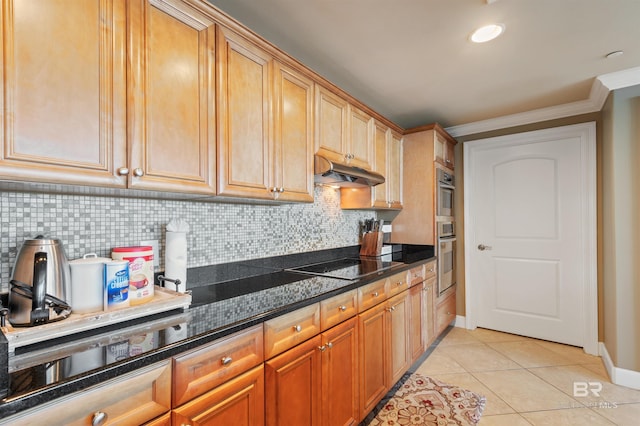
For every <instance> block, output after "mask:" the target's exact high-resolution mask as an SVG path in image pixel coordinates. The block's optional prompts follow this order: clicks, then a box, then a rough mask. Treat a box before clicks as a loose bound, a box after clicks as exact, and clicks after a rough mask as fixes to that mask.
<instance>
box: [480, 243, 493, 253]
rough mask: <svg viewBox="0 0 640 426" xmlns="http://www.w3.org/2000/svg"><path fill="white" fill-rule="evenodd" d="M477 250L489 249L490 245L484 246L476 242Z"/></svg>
mask: <svg viewBox="0 0 640 426" xmlns="http://www.w3.org/2000/svg"><path fill="white" fill-rule="evenodd" d="M478 250H480V251H485V250H491V246H485V245H484V244H478Z"/></svg>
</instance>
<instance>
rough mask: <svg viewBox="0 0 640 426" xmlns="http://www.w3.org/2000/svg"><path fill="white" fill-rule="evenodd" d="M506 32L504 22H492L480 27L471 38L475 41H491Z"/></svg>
mask: <svg viewBox="0 0 640 426" xmlns="http://www.w3.org/2000/svg"><path fill="white" fill-rule="evenodd" d="M503 32H504V24H491V25H485V26H484V27H480V28H478V29H477V30H475V31H474V32H473V34H471V37H470V40H471V41H472V42H474V43H484V42H487V41H491V40H493V39H494V38H496V37H498V36H499V35H500V34H502V33H503Z"/></svg>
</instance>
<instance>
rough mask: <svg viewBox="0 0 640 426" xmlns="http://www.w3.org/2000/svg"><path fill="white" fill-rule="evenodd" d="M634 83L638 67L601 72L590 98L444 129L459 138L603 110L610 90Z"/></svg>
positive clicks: (639, 74)
mask: <svg viewBox="0 0 640 426" xmlns="http://www.w3.org/2000/svg"><path fill="white" fill-rule="evenodd" d="M637 84H640V67H636V68H629V69H627V70H623V71H617V72H613V73H609V74H603V75H601V76H598V77H596V78H595V79H594V81H593V85H592V86H591V92H590V93H589V98H587V99H584V100H581V101H576V102H569V103H566V104H562V105H555V106H551V107H547V108H539V109H534V110H531V111H526V112H521V113H517V114H510V115H504V116H502V117H497V118H491V119H488V120H482V121H476V122H473V123H467V124H461V125H459V126H452V127H447V128H446V129H445V130H446V131H447V133H449V134H450V135H451V136H453V137H458V136H466V135H472V134H476V133H482V132H489V131H492V130H497V129H506V128H508V127H514V126H522V125H525V124H531V123H539V122H542V121H547V120H554V119H557V118H563V117H571V116H574V115H580V114H587V113H591V112H597V111H600V110H601V109H602V106H603V105H604V102H605V101H606V100H607V96H608V95H609V92H610V91H611V90H617V89H621V88H624V87H630V86H635V85H637Z"/></svg>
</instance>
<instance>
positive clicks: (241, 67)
mask: <svg viewBox="0 0 640 426" xmlns="http://www.w3.org/2000/svg"><path fill="white" fill-rule="evenodd" d="M217 44H218V48H217V50H216V53H217V69H218V76H217V87H216V93H217V96H216V98H217V101H218V126H217V130H218V195H231V196H240V197H250V198H262V199H271V198H272V194H271V191H270V190H269V188H270V182H271V180H272V179H271V172H272V163H271V159H272V158H273V155H272V146H271V143H270V140H269V138H270V132H271V130H270V123H271V113H270V111H271V95H270V93H271V90H270V81H271V73H272V68H273V60H272V58H271V56H270V55H269V54H268V53H267V52H265V51H264V50H262V49H260V48H259V47H257V46H255V45H254V44H252V43H250V42H248V41H247V40H246V39H244V38H243V37H241V36H240V35H238V34H236V33H234V32H233V31H231V30H229V29H226V28H222V27H218V35H217Z"/></svg>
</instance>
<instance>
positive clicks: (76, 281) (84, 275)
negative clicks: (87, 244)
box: [69, 253, 111, 314]
mask: <svg viewBox="0 0 640 426" xmlns="http://www.w3.org/2000/svg"><path fill="white" fill-rule="evenodd" d="M106 262H111V259H109V258H108V257H98V255H97V254H95V253H89V254H85V255H84V256H83V257H82V259H75V260H71V261H69V268H70V270H71V299H70V305H71V310H72V312H73V313H76V314H86V313H90V312H99V311H102V310H103V306H104V264H105V263H106Z"/></svg>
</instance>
